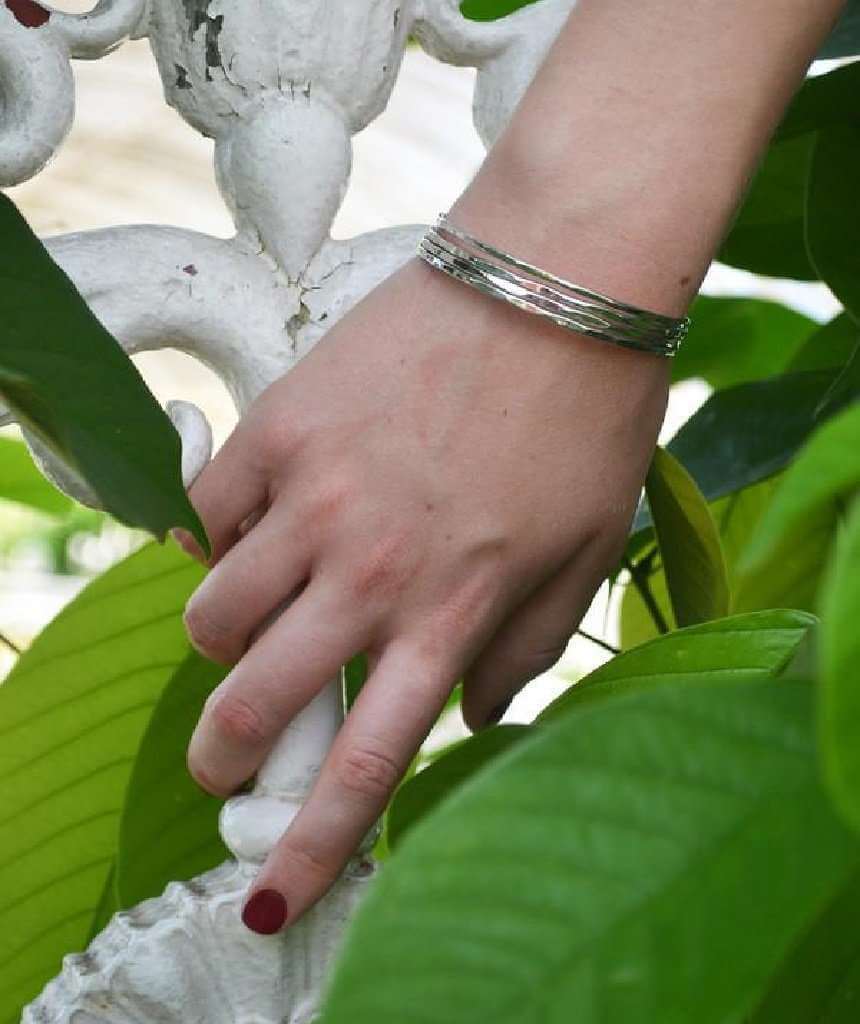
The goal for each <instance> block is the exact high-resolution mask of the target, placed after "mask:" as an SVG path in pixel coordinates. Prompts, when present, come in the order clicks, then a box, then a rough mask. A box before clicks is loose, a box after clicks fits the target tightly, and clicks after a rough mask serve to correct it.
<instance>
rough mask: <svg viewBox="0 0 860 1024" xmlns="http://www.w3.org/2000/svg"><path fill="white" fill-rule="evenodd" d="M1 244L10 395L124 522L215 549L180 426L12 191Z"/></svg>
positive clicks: (5, 374)
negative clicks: (183, 463) (190, 477)
mask: <svg viewBox="0 0 860 1024" xmlns="http://www.w3.org/2000/svg"><path fill="white" fill-rule="evenodd" d="M0 238H2V239H3V245H2V247H0V322H2V327H0V396H2V397H3V399H5V401H6V402H7V403H8V405H9V406H11V408H12V409H13V410H14V412H15V415H16V418H17V419H18V421H19V422H20V423H21V424H22V425H23V426H26V427H27V428H28V429H29V430H31V431H32V432H33V433H34V434H36V435H37V436H38V437H39V438H40V439H41V440H42V441H43V442H44V443H45V444H47V445H48V447H50V448H51V449H52V450H53V451H54V452H55V453H56V454H57V455H58V456H59V457H60V458H61V459H62V460H63V462H64V463H65V464H66V465H67V466H68V467H69V469H70V470H71V471H72V472H73V473H74V474H75V475H76V476H78V477H79V478H81V479H83V480H85V481H86V483H87V484H88V485H89V486H90V488H91V489H92V490H93V491H94V492H95V494H96V496H97V497H98V499H99V501H100V502H101V504H102V505H103V507H104V508H105V509H106V510H107V511H108V512H111V513H112V514H113V515H115V516H116V517H117V519H119V520H120V521H121V522H123V523H126V524H127V525H129V526H139V527H142V528H143V529H146V530H149V531H150V532H151V533H154V534H155V535H156V536H157V537H163V536H164V534H165V533H166V532H167V530H169V529H170V528H171V527H174V526H179V527H183V528H184V529H186V530H188V531H189V532H191V533H192V534H193V535H194V537H195V538H196V539H197V541H198V542H199V543H200V545H201V546H202V547H203V548H204V549H205V550H207V551H208V542H207V540H206V534H205V531H204V530H203V527H202V525H201V523H200V520H199V519H198V518H197V514H196V513H195V512H194V509H193V508H192V507H191V504H190V502H189V501H188V498H187V496H186V494H185V489H184V488H183V486H182V475H181V469H180V457H181V444H180V440H179V435H178V434H177V433H176V430H175V429H174V427H173V424H172V423H171V422H170V420H169V419H168V417H167V415H166V414H165V413H164V412H163V410H162V409H161V408H160V406H159V405H158V403H157V402H156V401H155V399H154V398H153V396H152V394H151V393H150V391H149V389H148V388H147V386H146V384H145V383H144V381H143V378H142V377H141V376H140V374H139V373H138V371H137V369H136V368H135V366H134V364H133V363H132V362H131V360H130V359H129V358H128V357H127V356H126V355H125V353H124V352H123V351H122V348H121V347H120V346H119V344H118V343H117V342H116V341H115V340H114V338H112V337H111V335H110V334H108V332H107V331H106V330H105V328H104V327H103V326H102V325H101V324H100V323H99V321H98V320H97V319H96V317H95V316H94V315H93V314H92V312H91V311H90V310H89V308H88V307H87V305H86V303H85V302H84V300H83V299H82V298H81V296H80V295H79V294H78V292H77V290H76V289H75V286H74V285H73V284H72V282H71V281H70V280H69V278H68V277H67V276H66V275H65V274H64V273H63V271H62V270H61V269H60V268H59V267H58V266H57V264H56V263H54V261H53V260H52V259H51V257H50V256H49V255H48V252H47V250H46V249H45V247H44V246H43V245H42V243H41V242H40V241H39V240H38V238H36V236H35V235H34V234H33V232H32V231H31V230H30V228H29V227H28V225H27V223H26V221H25V220H24V219H23V217H22V216H21V215H20V213H19V212H18V211H17V209H16V208H15V206H14V204H13V203H12V201H11V200H10V199H9V198H8V197H6V196H4V195H2V194H0Z"/></svg>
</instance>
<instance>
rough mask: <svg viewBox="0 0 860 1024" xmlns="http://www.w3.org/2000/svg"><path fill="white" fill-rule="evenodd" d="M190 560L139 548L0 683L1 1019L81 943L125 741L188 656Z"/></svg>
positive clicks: (127, 759)
mask: <svg viewBox="0 0 860 1024" xmlns="http://www.w3.org/2000/svg"><path fill="white" fill-rule="evenodd" d="M201 576H202V570H201V569H200V568H199V567H198V566H197V565H196V563H193V562H191V561H190V560H189V559H188V558H187V557H186V556H185V555H183V554H182V553H181V552H180V551H179V550H178V549H177V548H176V547H175V546H173V545H171V546H169V547H164V548H161V547H158V546H157V545H155V544H151V545H149V546H147V547H145V548H143V549H142V550H141V551H139V552H138V553H137V554H135V555H132V556H131V557H130V558H128V559H126V561H124V562H122V563H120V564H119V565H118V566H117V567H116V568H114V569H111V570H110V571H109V572H107V573H105V575H103V576H101V577H100V578H99V579H98V580H96V581H95V582H94V583H92V584H90V586H88V587H87V588H86V589H85V590H84V591H83V592H82V593H81V594H80V595H79V596H78V597H77V598H76V599H75V600H74V601H72V603H71V604H70V605H68V606H67V607H66V608H65V609H64V611H62V612H61V613H60V615H59V616H58V617H57V618H56V619H55V620H54V622H52V623H51V625H49V626H48V627H47V629H45V630H44V631H43V632H42V634H41V635H40V636H39V638H38V639H37V640H36V641H35V642H34V644H33V646H32V647H31V648H30V650H28V651H27V652H26V653H25V654H24V655H23V656H22V657H21V658H20V660H19V661H18V663H17V665H16V666H15V668H14V669H13V671H12V672H11V674H10V675H9V677H8V678H7V679H6V681H5V682H4V683H3V685H2V686H0V894H2V895H0V921H2V923H3V927H2V929H0V1021H2V1022H3V1024H12V1022H17V1020H18V1018H19V1016H20V1011H21V1006H22V1005H23V1003H25V1002H26V1001H28V1000H29V999H31V998H32V997H33V996H34V995H35V994H36V993H37V992H38V991H39V990H40V989H41V987H42V986H43V985H44V984H45V982H46V981H48V979H49V978H51V977H52V976H53V975H54V974H56V973H57V971H58V970H59V967H60V960H61V958H62V957H63V956H64V955H65V954H66V953H69V952H70V951H73V950H80V949H82V948H83V947H84V946H85V944H86V942H87V940H88V938H89V936H90V933H91V926H92V922H93V918H94V916H95V915H96V913H97V912H98V907H99V905H100V903H101V902H102V899H103V895H104V891H105V883H106V880H107V878H108V875H109V873H110V871H111V870H112V867H113V862H114V857H115V854H116V849H117V833H118V827H119V818H120V814H121V812H122V805H123V799H124V795H125V788H126V784H127V782H128V779H129V775H130V773H131V769H132V764H133V761H134V756H135V751H136V749H137V745H138V743H139V741H140V738H141V736H142V735H143V733H144V731H145V729H146V726H147V723H148V721H149V718H150V715H151V713H152V709H153V707H154V705H155V703H156V702H157V700H158V698H159V695H160V694H161V691H162V689H163V688H164V686H165V685H166V683H167V681H168V680H169V679H170V677H171V675H172V674H173V672H174V670H175V669H176V666H177V665H178V664H179V663H180V662H181V661H183V660H184V658H185V657H186V655H187V653H188V643H187V641H186V639H185V632H184V630H183V627H182V620H181V613H182V609H183V606H184V604H185V601H186V600H187V598H188V596H189V595H190V593H191V591H192V590H193V588H194V587H195V586H196V585H197V584H198V583H199V581H200V579H201Z"/></svg>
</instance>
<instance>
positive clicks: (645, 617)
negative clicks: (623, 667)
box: [620, 562, 675, 651]
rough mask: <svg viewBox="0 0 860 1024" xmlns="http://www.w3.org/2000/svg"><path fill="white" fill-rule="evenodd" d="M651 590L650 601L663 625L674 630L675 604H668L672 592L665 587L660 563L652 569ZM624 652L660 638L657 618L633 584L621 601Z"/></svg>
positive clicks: (649, 585) (649, 586) (627, 586)
mask: <svg viewBox="0 0 860 1024" xmlns="http://www.w3.org/2000/svg"><path fill="white" fill-rule="evenodd" d="M648 589H649V591H650V592H651V597H652V599H653V601H654V603H655V604H656V605H657V609H658V612H659V614H660V615H662V617H663V621H664V623H665V624H666V625H667V626H668V627H669V629H670V630H671V629H674V627H675V623H674V622H673V620H672V604H671V601H670V600H669V591H668V588H667V587H666V574H665V573H664V572H663V568H662V566H661V565H660V564H659V562H656V563H654V566H653V569H652V571H651V573H650V575H649V576H648ZM620 628H621V649H622V650H624V651H626V650H629V649H630V648H631V647H638V646H639V645H640V644H644V643H646V642H647V641H648V640H653V639H654V638H655V637H658V636H660V635H661V632H662V631H661V630H660V629H658V628H657V623H656V622H655V621H654V616H653V615H652V614H651V612H650V611H649V609H648V607H647V605H646V604H645V602H644V600H643V599H642V597H641V595H640V593H639V590H638V589H637V587H636V586H635V584H634V583H633V582H632V581H631V582H630V583H628V584H627V585H626V586H625V587H624V594H623V596H622V598H621V624H620Z"/></svg>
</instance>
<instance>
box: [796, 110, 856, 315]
mask: <svg viewBox="0 0 860 1024" xmlns="http://www.w3.org/2000/svg"><path fill="white" fill-rule="evenodd" d="M858 180H860V125H858V124H857V123H853V124H846V125H837V126H835V127H831V128H828V129H827V130H826V131H822V132H820V133H819V135H818V141H817V144H816V146H815V153H814V156H813V160H812V167H811V170H810V175H809V196H808V200H807V213H806V220H807V224H806V233H807V242H808V245H809V255H810V258H811V259H812V262H813V264H814V265H815V268H816V270H817V271H818V274H819V275H820V277H821V279H822V280H823V281H825V282H826V283H827V285H828V286H829V288H830V289H831V291H832V292H833V293H834V294H835V295H836V298H837V299H839V301H840V302H841V303H842V304H843V305H844V306H845V308H846V309H848V310H849V311H850V313H851V315H852V316H853V317H854V319H855V320H857V319H858V318H860V203H858V202H857V182H858Z"/></svg>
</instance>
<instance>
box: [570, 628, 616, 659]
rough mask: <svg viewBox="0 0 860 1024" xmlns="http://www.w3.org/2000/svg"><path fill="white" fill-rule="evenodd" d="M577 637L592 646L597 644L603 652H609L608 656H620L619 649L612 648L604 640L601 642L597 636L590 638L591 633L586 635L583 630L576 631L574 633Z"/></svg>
mask: <svg viewBox="0 0 860 1024" xmlns="http://www.w3.org/2000/svg"><path fill="white" fill-rule="evenodd" d="M576 633H577V636H581V637H584V638H585V639H586V640H590V641H591V642H592V643H593V644H597V646H598V647H602V648H603V649H604V651H609V653H610V654H620V653H621V648H619V647H613V645H612V644H610V643H607V642H606V641H605V640H601V639H600V637H599V636H592V634H591V633H586V632H585V630H584V629H578V630H577V631H576Z"/></svg>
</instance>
